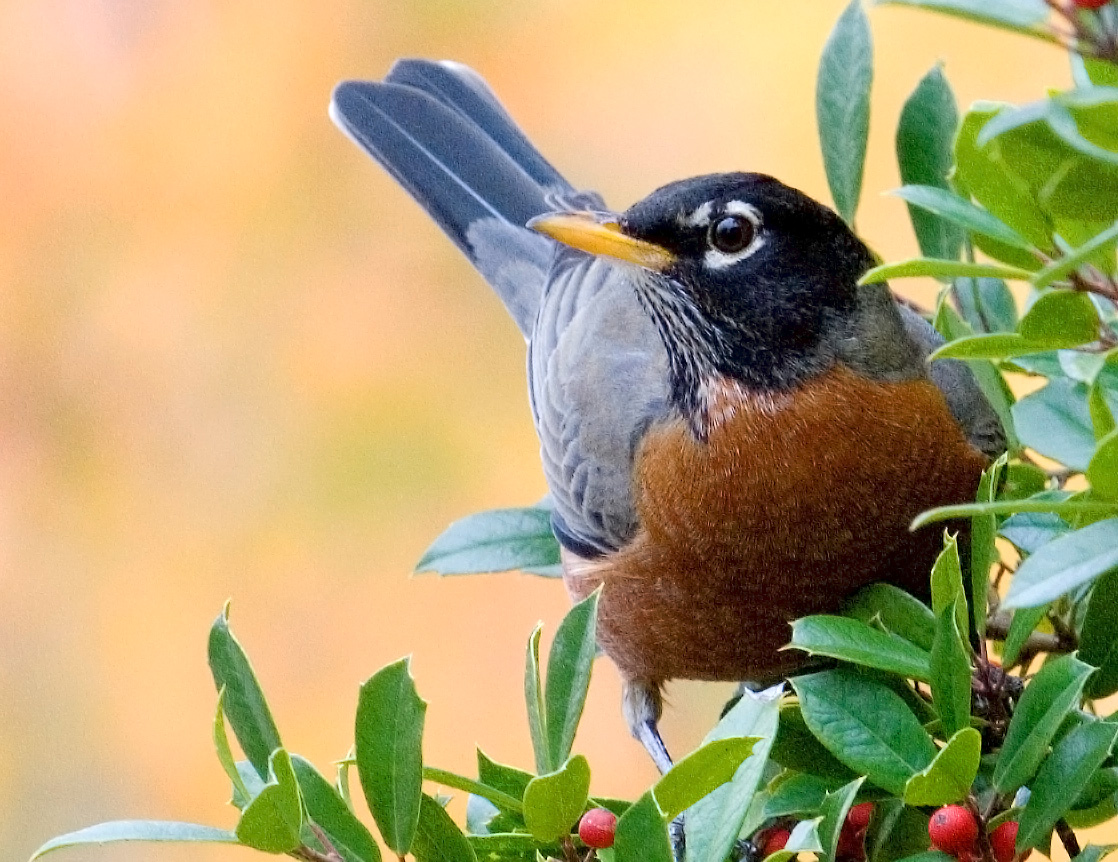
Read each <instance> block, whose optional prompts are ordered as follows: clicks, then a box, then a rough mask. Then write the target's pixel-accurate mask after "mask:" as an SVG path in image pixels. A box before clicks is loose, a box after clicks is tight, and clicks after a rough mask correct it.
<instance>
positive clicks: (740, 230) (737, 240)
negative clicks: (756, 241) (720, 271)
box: [710, 215, 757, 254]
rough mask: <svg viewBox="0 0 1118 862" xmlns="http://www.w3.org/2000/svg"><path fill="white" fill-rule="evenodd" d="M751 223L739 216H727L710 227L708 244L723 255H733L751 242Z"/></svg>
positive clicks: (754, 231)
mask: <svg viewBox="0 0 1118 862" xmlns="http://www.w3.org/2000/svg"><path fill="white" fill-rule="evenodd" d="M756 230H757V229H756V228H755V227H754V226H753V222H751V221H750V220H749V219H747V218H746V217H745V216H741V215H728V216H725V217H724V218H720V219H718V221H716V222H714V223H713V224H711V226H710V244H711V245H712V246H713V247H714V248H716V249H718V251H720V252H722V253H723V254H735V253H736V252H739V251H741V250H742V249H743V248H745V247H746V246H748V245H749V244H750V243H751V242H753V236H754V234H755V233H756Z"/></svg>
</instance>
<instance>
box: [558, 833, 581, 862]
mask: <svg viewBox="0 0 1118 862" xmlns="http://www.w3.org/2000/svg"><path fill="white" fill-rule="evenodd" d="M559 846H560V847H562V848H563V859H564V862H582V860H581V859H580V858H579V855H578V850H577V849H576V848H575V843H574V842H573V841H572V840H571V836H570V835H564V836H563V840H562V841H560V842H559Z"/></svg>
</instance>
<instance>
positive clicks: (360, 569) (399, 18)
mask: <svg viewBox="0 0 1118 862" xmlns="http://www.w3.org/2000/svg"><path fill="white" fill-rule="evenodd" d="M841 8H842V3H841V2H839V0H806V2H801V3H798V4H795V3H772V2H760V0H725V2H721V0H692V2H689V3H672V4H669V3H648V2H643V0H613V2H610V3H599V2H593V0H539V2H528V0H502V2H497V0H326V2H319V3H314V4H311V3H305V2H297V0H268V2H263V0H241V2H226V3H219V2H212V0H190V2H183V0H148V2H137V0H9V2H7V3H3V4H0V116H2V117H3V120H2V121H0V200H2V201H3V205H2V206H0V620H2V622H0V847H3V848H4V854H5V856H7V857H8V858H11V859H14V860H19V859H25V858H26V857H27V856H28V855H29V854H30V853H31V851H32V850H33V849H34V848H35V847H37V846H38V845H39V844H40V843H41V842H43V841H45V840H46V839H47V838H49V837H51V836H53V835H55V834H57V833H59V832H62V831H66V830H71V829H75V828H78V827H81V826H84V825H88V824H90V823H94V822H97V821H100V820H104V819H111V818H136V817H151V818H164V819H182V820H191V821H197V822H203V823H212V824H214V825H221V826H227V827H232V825H233V823H234V822H235V818H234V811H233V810H232V809H231V808H228V807H226V806H225V804H224V802H225V799H226V798H227V790H228V788H227V784H226V781H225V779H224V776H223V775H222V772H221V770H220V768H219V766H218V764H217V762H216V760H215V759H214V757H213V754H212V750H211V743H210V726H211V721H212V716H213V707H214V691H213V687H212V682H211V679H210V675H209V671H208V669H207V667H206V659H205V644H206V633H207V630H208V627H209V625H210V622H211V621H212V620H213V618H214V617H215V616H216V615H217V613H218V612H219V610H220V609H221V606H222V603H223V602H224V601H225V599H226V598H228V597H232V598H233V600H234V604H233V614H232V621H233V627H234V630H235V631H236V632H237V634H238V636H239V637H240V639H241V640H242V642H243V643H244V644H245V646H246V648H247V649H248V651H249V653H250V655H251V656H252V658H253V660H254V662H255V665H256V668H257V672H258V674H259V676H260V678H261V680H262V681H263V684H264V686H265V689H266V691H267V692H268V694H269V696H270V699H271V703H272V706H273V710H274V712H275V715H276V718H277V721H278V722H279V725H280V728H281V731H282V733H283V735H284V739H285V742H286V744H287V745H288V747H289V748H291V749H293V750H294V751H297V752H299V753H301V754H303V755H305V756H307V757H309V758H310V759H312V760H313V761H315V762H316V763H317V764H318V765H319V766H320V767H321V768H323V769H325V770H330V769H331V761H333V760H334V759H336V758H339V757H342V756H343V755H344V754H345V753H346V750H347V748H348V746H349V744H350V741H351V740H352V720H353V712H354V707H355V704H356V695H357V687H358V685H359V684H360V682H361V681H362V680H363V679H365V678H366V677H367V676H368V675H369V674H371V673H372V672H373V671H374V670H376V669H377V668H378V667H380V666H381V665H383V664H385V663H387V662H389V661H392V660H394V659H396V658H398V657H399V656H401V655H404V654H407V653H411V654H413V655H414V664H413V668H414V673H415V675H416V677H417V680H418V684H419V688H420V691H421V693H422V695H423V696H424V697H425V698H426V699H427V700H428V701H429V702H430V707H429V710H428V721H427V726H428V733H427V737H426V743H425V747H426V756H427V760H428V761H429V762H431V763H432V764H435V765H438V766H441V767H444V768H448V769H453V770H457V771H461V772H467V773H469V772H470V771H471V770H472V769H473V762H474V760H473V759H474V745H475V744H476V745H480V746H481V747H483V748H484V749H485V750H486V751H487V752H488V753H489V754H490V755H491V756H492V757H494V758H496V759H498V760H502V761H505V762H510V763H513V764H517V765H520V766H528V765H530V763H531V756H530V747H529V741H528V733H527V730H526V727H525V720H524V707H523V700H522V687H521V674H522V669H523V647H524V643H525V640H526V638H527V637H528V634H529V633H530V631H531V630H532V627H533V626H534V625H535V623H536V621H537V620H541V619H542V620H543V621H544V623H545V625H546V626H547V629H546V631H547V633H551V632H553V631H554V628H555V625H556V624H557V622H558V621H559V619H560V618H561V616H562V614H563V612H564V610H565V608H566V606H567V600H566V597H565V594H564V592H563V590H562V588H561V586H560V585H559V584H558V583H557V582H553V581H545V580H541V579H534V578H530V577H527V576H519V575H502V576H488V577H477V578H461V579H447V580H438V579H436V578H434V577H431V576H424V577H419V578H412V577H410V572H411V569H412V566H413V564H414V562H415V560H417V559H418V557H419V555H420V554H421V552H422V551H423V549H424V548H425V547H426V545H427V543H428V542H429V541H430V540H431V539H432V538H434V536H436V535H437V534H438V533H439V532H440V531H441V530H442V529H443V527H445V526H446V524H447V523H449V522H450V521H451V520H453V519H455V518H457V517H460V516H462V515H465V514H467V513H469V512H472V511H475V510H478V509H482V508H491V507H497V506H507V505H520V504H527V503H531V502H533V501H535V500H537V499H538V498H539V497H540V496H541V495H542V494H543V492H544V486H543V481H542V478H541V473H540V468H539V465H538V460H537V455H536V442H535V439H534V435H533V431H532V427H531V422H530V418H529V413H528V407H527V402H526V396H525V384H524V379H523V365H524V358H523V350H524V346H523V342H522V340H521V338H520V336H519V335H518V333H517V331H516V329H515V327H514V326H513V324H512V322H511V321H510V320H509V319H507V318H506V316H505V313H504V311H503V310H502V308H501V307H500V305H499V303H498V302H497V300H496V299H495V298H494V297H493V296H492V295H490V293H489V292H488V289H487V288H486V287H485V285H484V284H483V283H482V282H481V280H480V278H479V277H478V276H477V275H476V274H475V273H474V272H473V271H472V270H471V269H470V268H469V267H468V265H467V264H466V263H465V261H464V260H463V259H462V258H460V257H459V256H458V254H457V252H456V250H455V249H454V248H453V247H452V246H451V244H450V243H449V242H447V241H446V240H445V239H444V238H443V237H442V236H441V235H440V234H439V233H438V232H437V230H436V228H435V227H434V226H433V225H432V224H431V223H430V222H429V221H428V220H427V218H426V217H425V216H424V215H423V214H422V213H421V212H420V211H419V209H418V208H417V207H416V206H415V205H414V204H413V203H412V202H411V201H410V200H409V199H408V198H406V196H405V195H404V194H403V193H402V192H401V191H399V190H398V189H397V188H396V186H395V185H394V184H393V183H392V182H391V181H390V180H389V179H388V178H387V177H386V176H385V175H384V174H382V173H381V172H380V170H379V169H378V168H376V167H375V166H374V165H373V164H372V163H371V162H369V161H367V160H366V159H365V158H364V157H363V156H362V155H361V154H360V153H359V152H358V151H357V149H356V148H355V147H354V146H353V145H352V144H351V143H350V142H349V141H347V140H346V139H345V138H344V137H343V136H342V135H341V134H340V133H339V132H338V131H337V130H336V129H334V128H333V127H332V125H331V124H330V123H329V121H328V120H327V117H326V105H327V102H328V99H329V94H330V90H331V88H332V86H333V85H334V84H335V83H336V82H337V81H338V80H340V79H343V78H362V77H364V78H375V77H379V76H381V75H383V74H384V72H385V71H386V70H387V69H388V67H389V65H390V64H391V62H392V60H393V59H394V58H395V57H398V56H404V55H420V56H428V57H436V58H454V59H457V60H461V61H463V62H466V63H468V64H470V65H472V66H474V67H475V68H476V69H478V70H479V71H480V72H481V73H482V74H483V75H484V76H485V77H486V78H487V79H488V80H489V81H490V83H491V84H492V86H493V87H494V89H495V90H496V91H497V93H498V94H500V96H501V98H502V99H503V100H504V102H505V104H506V105H507V106H508V108H509V109H510V110H511V112H512V113H513V115H514V116H516V117H517V118H518V119H519V121H520V122H521V123H522V124H523V126H524V127H525V129H526V130H527V132H528V133H529V135H530V137H532V138H533V139H534V140H535V141H536V142H537V143H538V144H539V146H540V148H541V149H542V151H543V152H544V153H545V154H546V155H547V156H548V157H549V158H550V159H551V160H552V161H553V162H554V163H555V164H556V165H557V166H559V167H560V168H561V169H563V170H565V171H566V172H567V174H568V176H569V177H570V178H571V179H572V180H573V181H574V182H575V183H576V184H577V185H583V186H585V187H591V188H597V189H600V190H601V191H603V192H604V193H605V195H606V197H607V199H608V200H610V201H611V202H612V203H613V204H614V205H616V206H619V207H624V206H627V205H628V204H629V203H631V202H632V201H634V200H636V199H637V198H639V197H642V196H643V195H644V194H646V193H647V192H648V191H650V190H651V189H652V188H654V187H655V186H657V185H660V184H661V183H663V182H666V181H668V180H673V179H677V178H681V177H684V176H687V175H691V174H697V173H702V172H707V171H713V170H729V169H749V170H760V171H766V172H769V173H773V174H776V175H777V176H779V177H781V178H782V179H784V180H785V181H787V182H789V183H791V184H793V185H796V186H798V187H800V188H802V189H804V190H806V191H807V192H809V193H811V194H813V195H815V196H816V197H819V198H821V199H824V200H827V199H828V193H827V187H826V183H825V180H824V177H823V172H822V168H821V164H820V158H819V155H818V148H817V144H816V134H815V111H814V97H813V91H814V79H815V69H816V62H817V59H818V56H819V53H820V49H821V47H822V45H823V42H824V40H825V39H826V36H827V33H828V32H829V30H830V27H831V25H832V23H833V21H834V20H835V18H836V17H837V16H838V14H839V12H840V10H841ZM871 17H872V22H873V27H874V36H875V40H876V46H877V50H876V57H877V75H876V82H875V93H874V103H873V129H872V138H871V146H870V154H869V159H870V164H869V170H868V173H867V176H866V183H865V193H864V198H863V205H862V210H861V216H860V220H859V227H860V230H861V232H862V233H863V235H864V236H865V237H866V238H867V239H868V240H869V241H870V242H871V244H873V245H874V246H875V247H876V248H877V250H878V251H879V252H880V253H882V254H883V255H884V257H886V258H889V259H896V258H900V257H904V256H908V255H911V254H912V253H914V251H915V243H914V241H913V239H912V236H911V233H910V230H909V227H908V223H907V216H906V214H905V211H904V209H903V206H902V204H901V203H900V202H899V201H897V200H896V199H894V198H889V197H883V196H882V194H881V193H882V192H884V191H886V190H888V189H890V188H893V187H895V186H896V185H898V182H899V181H898V177H897V173H896V169H895V167H894V159H893V157H892V148H893V130H894V128H895V124H896V118H897V116H898V112H899V110H900V106H901V104H902V102H903V100H904V98H905V97H906V96H907V95H908V93H909V92H910V91H911V90H912V88H913V87H914V86H915V84H916V82H917V80H918V79H919V78H920V77H921V76H922V75H923V74H924V73H925V72H926V71H927V70H928V69H929V68H930V67H931V66H932V64H934V63H935V62H937V61H938V60H942V61H943V62H945V64H946V69H947V73H948V76H949V78H950V80H951V81H952V83H953V84H954V86H955V88H956V91H957V95H958V97H959V101H960V104H961V105H963V106H966V105H967V104H968V103H970V102H971V101H973V100H974V99H977V98H991V99H1006V100H1012V101H1025V100H1029V99H1032V98H1036V97H1038V96H1040V95H1041V94H1042V93H1043V90H1044V88H1045V87H1047V86H1049V85H1061V86H1062V85H1064V84H1066V83H1067V82H1068V80H1069V75H1068V72H1067V63H1066V60H1065V58H1064V57H1063V56H1062V55H1061V54H1060V53H1059V52H1057V51H1056V50H1055V49H1052V48H1049V47H1046V46H1043V45H1040V44H1038V43H1033V42H1031V41H1027V40H1025V39H1022V38H1016V37H1011V36H1002V35H998V34H995V33H994V32H992V31H989V30H985V29H982V28H978V27H976V26H968V25H965V24H962V23H958V22H952V21H947V20H943V19H940V18H936V17H933V16H930V15H927V14H922V13H919V12H914V11H910V10H896V9H876V10H872V13H871ZM901 287H902V288H903V289H904V290H905V292H907V293H909V295H912V296H915V297H916V298H918V299H920V300H922V301H924V302H927V301H929V299H930V296H931V287H930V285H925V286H920V285H918V284H916V285H910V284H905V285H901ZM546 638H547V635H545V640H546ZM726 693H727V688H726V687H720V686H711V685H705V686H704V685H695V684H686V685H684V684H680V685H675V686H673V687H672V688H671V689H670V691H669V697H670V700H671V703H672V706H671V708H670V709H669V713H668V716H667V719H666V721H665V734H666V737H667V739H668V742H669V744H670V745H671V746H672V747H673V749H674V750H677V751H684V750H686V749H688V748H689V747H691V746H693V745H694V744H696V743H697V741H698V740H699V739H700V738H701V736H702V735H703V733H704V731H705V730H706V729H707V728H708V727H709V726H710V725H711V724H712V723H713V721H714V720H715V717H716V715H717V713H718V710H719V707H720V705H721V703H722V700H723V698H724V697H725V695H726ZM618 704H619V701H618V682H617V677H616V674H615V672H614V670H613V668H612V667H611V666H610V665H609V664H608V663H601V664H599V666H598V669H597V672H596V675H595V678H594V681H593V685H592V688H591V693H590V703H589V706H588V713H587V716H586V719H585V720H584V724H583V729H582V732H581V734H580V737H579V739H578V741H577V743H576V750H579V751H582V752H584V753H585V754H587V755H588V756H589V758H590V761H591V763H592V764H593V766H594V770H595V772H594V790H595V792H597V793H600V794H609V795H626V794H634V793H637V792H639V791H641V790H643V789H644V788H645V787H646V786H647V785H648V784H649V783H650V782H651V780H652V778H653V770H652V767H651V766H650V764H649V763H648V762H647V759H646V757H645V756H644V754H643V752H642V751H641V750H640V748H639V747H638V746H637V744H636V743H635V742H632V741H630V740H629V739H628V736H627V733H626V731H625V728H624V725H623V722H622V720H621V718H620V715H619V706H618ZM247 852H248V851H244V850H241V849H237V848H216V849H214V848H209V849H206V848H203V849H198V848H173V847H153V846H148V847H125V848H122V847H121V846H119V845H118V846H116V847H113V848H110V849H102V850H83V851H75V852H73V853H72V856H71V857H68V858H75V859H77V858H86V859H109V858H112V859H114V860H115V859H123V860H138V859H158V860H185V859H191V860H224V859H233V858H247Z"/></svg>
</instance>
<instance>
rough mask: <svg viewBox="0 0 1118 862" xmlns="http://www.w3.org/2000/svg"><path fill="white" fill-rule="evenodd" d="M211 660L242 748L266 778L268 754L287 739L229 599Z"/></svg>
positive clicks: (213, 631)
mask: <svg viewBox="0 0 1118 862" xmlns="http://www.w3.org/2000/svg"><path fill="white" fill-rule="evenodd" d="M209 663H210V672H211V673H212V674H213V678H214V685H215V686H216V687H217V690H218V691H219V692H221V691H222V690H224V696H223V698H222V704H223V708H224V711H225V715H226V716H227V717H228V719H229V724H230V725H232V727H233V733H234V735H235V736H236V737H237V741H238V742H239V743H240V744H241V750H242V751H244V753H245V757H247V758H248V759H249V761H251V763H252V765H253V766H254V767H255V768H256V772H257V773H258V774H259V775H260V777H261V778H266V777H267V775H268V758H270V757H271V755H272V752H273V751H275V750H276V749H277V748H280V747H282V745H283V743H282V742H280V736H279V730H277V729H276V723H275V721H274V720H273V719H272V713H271V710H269V709H268V702H267V701H266V700H265V699H264V692H263V690H262V689H261V688H260V683H259V682H257V680H256V674H255V673H254V672H253V670H252V665H251V664H250V663H249V660H248V656H247V655H245V651H244V649H243V648H242V647H241V645H240V643H238V641H237V639H236V638H235V637H233V632H232V631H231V630H230V628H229V603H228V602H226V603H225V607H224V608H222V610H221V613H220V614H219V615H218V618H217V619H216V620H214V624H213V626H212V627H211V628H210V639H209Z"/></svg>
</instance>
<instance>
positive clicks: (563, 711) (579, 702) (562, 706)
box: [544, 587, 602, 764]
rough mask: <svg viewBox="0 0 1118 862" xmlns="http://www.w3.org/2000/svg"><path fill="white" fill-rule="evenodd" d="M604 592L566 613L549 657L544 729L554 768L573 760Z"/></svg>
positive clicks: (591, 666) (594, 595)
mask: <svg viewBox="0 0 1118 862" xmlns="http://www.w3.org/2000/svg"><path fill="white" fill-rule="evenodd" d="M601 592H602V588H601V587H599V588H598V589H596V590H595V591H594V592H593V593H591V594H590V595H589V596H587V597H586V598H585V599H583V600H582V601H581V602H579V603H578V604H576V605H575V606H574V607H572V608H571V609H570V610H569V611H568V612H567V615H566V616H565V617H564V618H563V621H562V622H561V623H560V624H559V628H558V629H557V630H556V632H555V640H554V641H553V642H552V644H551V651H550V652H549V653H548V657H547V684H546V686H545V689H544V707H545V709H546V710H547V716H546V718H545V719H544V727H545V728H546V729H547V745H548V751H549V753H550V754H549V759H550V762H551V763H552V764H557V763H563V762H564V761H566V759H567V758H568V757H569V756H570V753H571V746H572V745H574V740H575V733H576V732H577V731H578V722H579V719H580V718H582V708H583V705H584V704H585V703H586V692H587V690H588V689H589V687H590V672H591V670H592V669H593V666H594V654H595V652H596V650H597V641H596V639H595V638H596V635H595V631H596V623H597V618H598V598H599V596H601Z"/></svg>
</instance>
